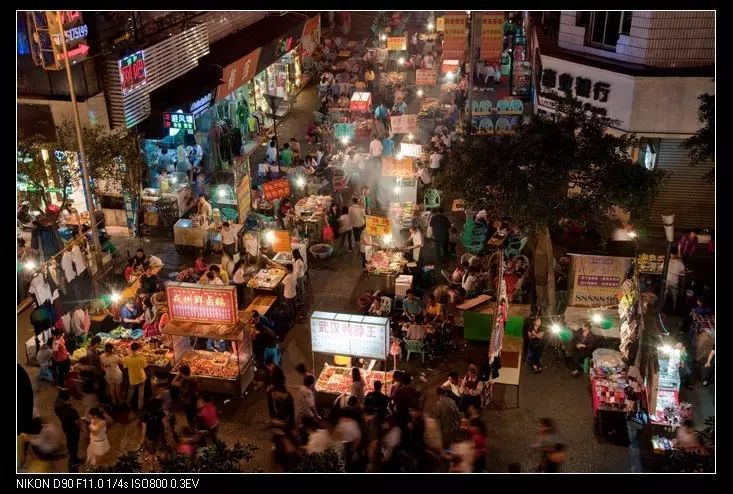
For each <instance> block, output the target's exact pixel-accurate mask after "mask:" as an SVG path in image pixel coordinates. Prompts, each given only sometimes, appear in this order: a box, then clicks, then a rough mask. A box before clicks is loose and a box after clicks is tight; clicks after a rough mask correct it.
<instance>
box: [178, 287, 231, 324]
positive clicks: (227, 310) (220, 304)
mask: <svg viewBox="0 0 733 494" xmlns="http://www.w3.org/2000/svg"><path fill="white" fill-rule="evenodd" d="M165 292H166V295H167V299H168V313H169V315H170V318H171V321H185V322H198V323H202V324H236V323H237V322H238V321H239V309H238V307H237V290H236V287H234V286H219V287H217V286H205V285H196V284H193V283H168V284H167V285H166V288H165Z"/></svg>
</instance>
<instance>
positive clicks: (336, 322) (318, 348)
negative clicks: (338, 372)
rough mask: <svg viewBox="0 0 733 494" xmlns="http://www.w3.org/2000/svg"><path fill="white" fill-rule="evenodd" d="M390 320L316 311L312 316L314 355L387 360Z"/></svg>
mask: <svg viewBox="0 0 733 494" xmlns="http://www.w3.org/2000/svg"><path fill="white" fill-rule="evenodd" d="M389 332H390V331H389V319H387V318H386V317H369V316H359V315H352V314H337V313H333V312H320V311H316V312H314V313H313V315H311V347H312V350H313V352H317V353H328V354H332V355H349V356H352V357H363V358H373V359H379V360H386V359H387V356H388V353H389V352H388V351H389Z"/></svg>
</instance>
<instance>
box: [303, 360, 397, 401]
mask: <svg viewBox="0 0 733 494" xmlns="http://www.w3.org/2000/svg"><path fill="white" fill-rule="evenodd" d="M351 372H352V371H351V367H340V366H335V365H329V364H326V366H325V367H324V368H323V371H322V372H321V374H320V375H319V376H318V379H317V380H316V391H321V392H323V393H333V394H341V393H350V392H351V385H352V383H353V381H352V380H351ZM393 377H394V372H393V371H389V372H387V373H385V372H383V371H367V370H364V369H361V378H362V380H363V381H364V393H365V394H366V393H369V392H371V391H374V381H382V392H383V393H385V394H387V395H388V394H389V390H390V388H391V387H392V382H393Z"/></svg>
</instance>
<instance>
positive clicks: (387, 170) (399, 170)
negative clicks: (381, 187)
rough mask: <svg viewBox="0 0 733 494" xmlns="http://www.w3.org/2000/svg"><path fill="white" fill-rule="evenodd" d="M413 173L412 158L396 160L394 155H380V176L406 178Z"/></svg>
mask: <svg viewBox="0 0 733 494" xmlns="http://www.w3.org/2000/svg"><path fill="white" fill-rule="evenodd" d="M413 175H415V172H414V171H413V170H412V158H409V157H408V158H402V159H401V160H398V159H397V158H395V157H394V156H383V157H382V176H383V177H401V178H408V177H412V176H413Z"/></svg>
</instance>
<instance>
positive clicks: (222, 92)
mask: <svg viewBox="0 0 733 494" xmlns="http://www.w3.org/2000/svg"><path fill="white" fill-rule="evenodd" d="M261 51H262V48H257V49H256V50H254V51H252V52H251V53H250V54H248V55H247V56H245V57H242V58H240V59H239V60H237V61H236V62H233V63H230V64H229V65H227V66H226V67H224V72H223V75H222V80H223V81H224V82H223V83H222V84H220V85H219V88H218V89H217V91H216V101H221V100H223V99H224V98H226V97H227V96H229V95H230V94H232V93H233V92H234V91H235V90H236V89H237V88H239V87H241V86H243V85H244V84H245V83H246V82H249V80H250V79H252V78H253V77H254V76H255V73H256V72H257V62H259V60H260V52H261Z"/></svg>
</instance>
